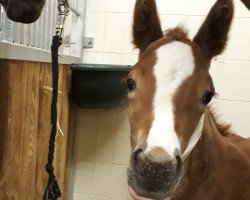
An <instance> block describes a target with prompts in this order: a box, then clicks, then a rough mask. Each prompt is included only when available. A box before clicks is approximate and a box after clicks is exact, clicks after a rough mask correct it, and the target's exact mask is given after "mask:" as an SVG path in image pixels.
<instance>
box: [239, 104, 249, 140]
mask: <svg viewBox="0 0 250 200" xmlns="http://www.w3.org/2000/svg"><path fill="white" fill-rule="evenodd" d="M249 119H250V102H241V103H240V104H239V112H238V115H237V134H239V135H241V136H243V137H250V123H249Z"/></svg>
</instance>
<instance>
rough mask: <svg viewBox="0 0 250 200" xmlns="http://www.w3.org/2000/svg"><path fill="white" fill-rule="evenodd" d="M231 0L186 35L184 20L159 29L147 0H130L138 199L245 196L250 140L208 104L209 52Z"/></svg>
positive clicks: (132, 187)
mask: <svg viewBox="0 0 250 200" xmlns="http://www.w3.org/2000/svg"><path fill="white" fill-rule="evenodd" d="M232 18H233V3H232V0H217V2H216V3H215V4H214V6H213V7H212V8H211V10H210V12H209V14H208V16H207V18H206V20H205V21H204V23H203V24H202V26H201V27H200V29H199V31H198V33H197V34H196V36H195V37H194V38H193V39H192V40H191V39H189V38H188V34H187V31H186V30H185V29H184V28H183V27H180V26H179V27H176V28H174V29H170V30H167V31H166V32H165V33H163V32H162V29H161V26H160V22H159V18H158V15H157V10H156V5H155V1H154V0H137V2H136V5H135V13H134V25H133V36H134V44H135V46H136V47H137V48H139V50H140V54H139V61H138V62H137V63H136V64H135V66H134V67H133V69H132V71H131V73H130V74H129V75H128V77H127V84H128V89H129V94H128V98H129V119H130V125H131V145H132V149H133V153H132V155H131V161H130V166H129V168H128V184H129V191H130V194H131V196H132V197H133V198H134V199H137V200H147V199H158V200H162V199H171V200H249V199H250V140H249V139H243V138H241V137H240V136H237V135H234V134H231V133H230V131H229V129H228V126H221V125H219V124H218V123H217V122H216V119H215V117H214V115H213V113H212V112H211V111H210V109H209V107H208V103H209V102H210V101H211V99H212V97H213V95H214V93H215V89H214V86H213V81H212V78H211V76H210V74H209V68H210V63H211V59H212V58H213V57H214V56H216V55H218V54H220V53H222V51H223V49H224V48H225V46H226V42H227V34H228V31H229V28H230V24H231V21H232Z"/></svg>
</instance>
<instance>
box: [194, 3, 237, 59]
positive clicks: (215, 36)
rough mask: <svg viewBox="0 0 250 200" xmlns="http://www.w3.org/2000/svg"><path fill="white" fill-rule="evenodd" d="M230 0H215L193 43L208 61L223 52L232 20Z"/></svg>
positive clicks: (232, 7)
mask: <svg viewBox="0 0 250 200" xmlns="http://www.w3.org/2000/svg"><path fill="white" fill-rule="evenodd" d="M233 11H234V6H233V2H232V0H217V1H216V2H215V4H214V5H213V7H212V8H211V10H210V12H209V14H208V16H207V18H206V19H205V21H204V22H203V24H202V26H201V27H200V29H199V31H198V33H197V34H196V36H195V37H194V39H193V41H194V42H195V43H196V44H198V45H199V46H200V47H201V48H202V49H203V50H204V52H205V54H206V56H207V58H208V59H211V58H213V57H214V56H216V55H219V54H220V53H222V52H223V50H224V48H225V46H226V43H227V38H228V31H229V29H230V25H231V22H232V18H233Z"/></svg>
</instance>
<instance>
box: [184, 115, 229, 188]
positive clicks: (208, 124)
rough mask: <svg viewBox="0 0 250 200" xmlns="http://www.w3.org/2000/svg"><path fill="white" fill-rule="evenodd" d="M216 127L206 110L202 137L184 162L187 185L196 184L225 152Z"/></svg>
mask: <svg viewBox="0 0 250 200" xmlns="http://www.w3.org/2000/svg"><path fill="white" fill-rule="evenodd" d="M217 127H218V126H217V124H216V121H215V118H214V116H213V114H212V113H211V112H210V111H209V110H206V112H205V118H204V126H203V131H202V137H201V139H200V140H199V142H198V143H197V145H196V146H195V148H194V149H193V151H192V153H191V154H190V157H189V159H188V161H187V163H186V165H187V168H186V169H187V171H186V172H185V173H186V176H187V179H188V182H189V186H192V187H195V186H198V185H199V184H200V183H201V182H202V180H203V179H205V178H206V176H207V175H208V174H209V173H210V171H209V170H211V169H214V168H216V165H217V164H218V163H219V162H220V158H221V156H223V154H225V153H226V152H225V144H224V140H223V136H222V135H221V133H220V132H219V130H218V128H217Z"/></svg>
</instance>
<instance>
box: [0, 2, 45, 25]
mask: <svg viewBox="0 0 250 200" xmlns="http://www.w3.org/2000/svg"><path fill="white" fill-rule="evenodd" d="M0 3H1V4H2V5H3V7H4V9H5V11H6V14H7V17H8V18H9V19H11V20H13V21H16V22H21V23H33V22H35V21H36V20H37V19H38V18H39V17H40V15H41V12H42V9H43V6H44V4H45V0H0Z"/></svg>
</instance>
